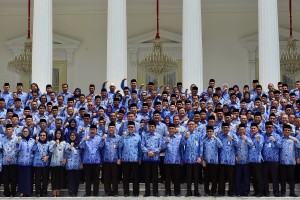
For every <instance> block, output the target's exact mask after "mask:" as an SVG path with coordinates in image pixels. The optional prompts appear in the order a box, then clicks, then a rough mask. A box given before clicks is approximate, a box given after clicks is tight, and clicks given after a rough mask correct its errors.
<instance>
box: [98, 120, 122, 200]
mask: <svg viewBox="0 0 300 200" xmlns="http://www.w3.org/2000/svg"><path fill="white" fill-rule="evenodd" d="M102 142H103V150H102V157H103V165H102V166H103V176H104V177H103V178H104V192H105V194H104V195H103V196H115V197H117V196H118V174H119V173H118V165H120V164H121V159H120V157H119V155H120V154H119V151H120V148H119V142H120V136H119V135H118V134H116V124H115V123H114V122H110V123H109V125H108V133H107V134H104V135H103V136H102Z"/></svg>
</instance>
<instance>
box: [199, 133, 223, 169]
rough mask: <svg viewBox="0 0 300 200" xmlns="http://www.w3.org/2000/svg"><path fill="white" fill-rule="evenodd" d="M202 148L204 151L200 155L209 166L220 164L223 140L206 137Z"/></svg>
mask: <svg viewBox="0 0 300 200" xmlns="http://www.w3.org/2000/svg"><path fill="white" fill-rule="evenodd" d="M201 146H202V149H203V151H202V153H201V154H200V157H201V158H202V159H203V160H204V161H205V162H206V163H207V164H219V156H218V151H219V148H221V147H222V142H221V140H220V139H219V138H217V137H216V138H212V137H211V138H208V137H204V138H203V141H202V143H201Z"/></svg>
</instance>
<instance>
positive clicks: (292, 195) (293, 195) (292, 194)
mask: <svg viewBox="0 0 300 200" xmlns="http://www.w3.org/2000/svg"><path fill="white" fill-rule="evenodd" d="M289 196H290V197H298V195H296V194H295V193H290V195H289Z"/></svg>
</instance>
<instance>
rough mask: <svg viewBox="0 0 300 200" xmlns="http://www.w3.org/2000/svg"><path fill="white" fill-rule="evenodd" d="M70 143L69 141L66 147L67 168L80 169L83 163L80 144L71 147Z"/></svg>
mask: <svg viewBox="0 0 300 200" xmlns="http://www.w3.org/2000/svg"><path fill="white" fill-rule="evenodd" d="M69 147H70V144H69V143H67V144H66V145H65V149H64V151H65V152H64V157H65V158H66V161H67V162H66V170H79V169H80V164H81V161H82V160H81V149H80V148H79V147H78V146H76V147H75V146H73V147H72V148H71V149H70V148H69Z"/></svg>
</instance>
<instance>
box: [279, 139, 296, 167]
mask: <svg viewBox="0 0 300 200" xmlns="http://www.w3.org/2000/svg"><path fill="white" fill-rule="evenodd" d="M297 148H300V142H299V140H297V141H296V142H294V141H293V140H291V139H290V138H289V137H288V138H287V137H282V143H281V148H280V160H279V161H280V164H281V165H296V151H297Z"/></svg>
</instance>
